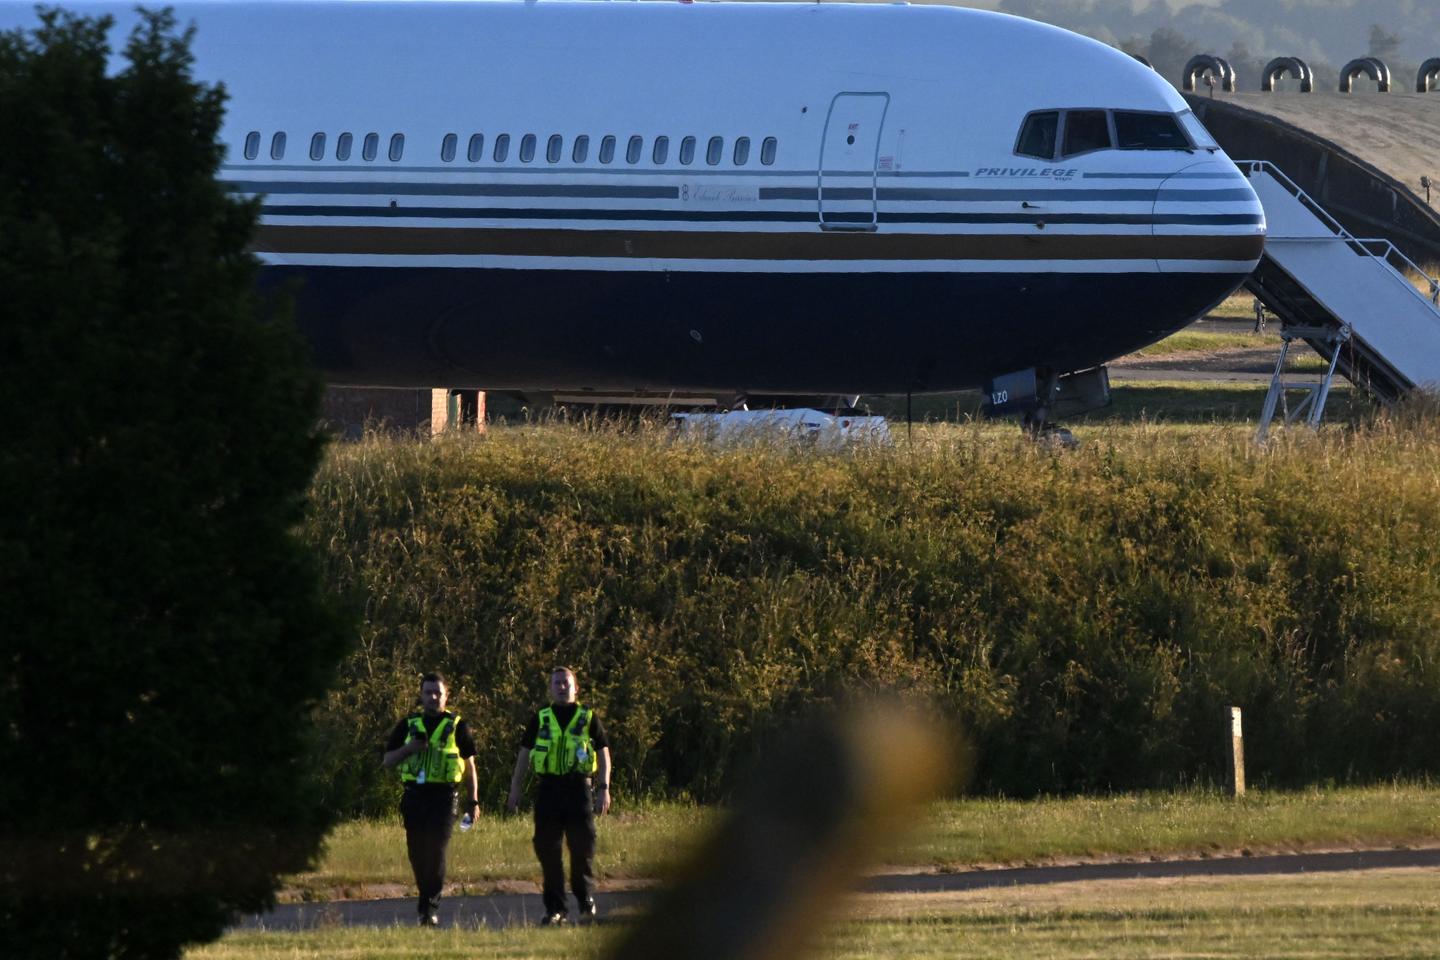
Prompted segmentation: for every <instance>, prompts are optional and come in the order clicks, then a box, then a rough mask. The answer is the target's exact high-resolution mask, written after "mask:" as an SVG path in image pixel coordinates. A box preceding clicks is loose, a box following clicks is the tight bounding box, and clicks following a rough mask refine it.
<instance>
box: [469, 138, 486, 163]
mask: <svg viewBox="0 0 1440 960" xmlns="http://www.w3.org/2000/svg"><path fill="white" fill-rule="evenodd" d="M484 158H485V134H483V133H472V134H470V143H469V144H468V145H467V146H466V147H465V159H466V160H469V161H470V162H471V163H479V162H480V161H481V160H483V159H484Z"/></svg>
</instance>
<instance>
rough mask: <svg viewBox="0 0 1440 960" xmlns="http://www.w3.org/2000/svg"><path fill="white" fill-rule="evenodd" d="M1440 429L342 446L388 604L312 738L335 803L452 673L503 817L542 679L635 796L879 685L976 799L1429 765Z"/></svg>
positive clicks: (720, 787) (984, 432) (357, 579)
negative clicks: (947, 749) (961, 756)
mask: <svg viewBox="0 0 1440 960" xmlns="http://www.w3.org/2000/svg"><path fill="white" fill-rule="evenodd" d="M1437 441H1440V429H1437V428H1435V427H1431V426H1426V425H1423V424H1422V425H1418V426H1417V425H1415V424H1410V425H1395V424H1386V423H1382V424H1379V425H1375V426H1371V427H1365V428H1361V429H1358V430H1355V431H1350V432H1343V433H1342V432H1339V431H1336V432H1334V433H1332V434H1329V435H1327V436H1323V437H1319V438H1316V437H1311V436H1310V435H1308V434H1301V435H1295V436H1292V437H1290V438H1287V439H1282V440H1281V441H1279V442H1278V443H1276V444H1274V445H1272V447H1271V448H1270V449H1268V450H1264V451H1262V450H1259V449H1256V448H1255V447H1254V446H1253V445H1252V444H1251V443H1250V442H1249V440H1248V437H1242V436H1238V435H1236V434H1234V433H1227V432H1225V431H1223V430H1220V429H1218V428H1217V429H1215V430H1213V431H1209V432H1201V433H1198V434H1196V433H1190V434H1182V433H1179V432H1170V431H1166V430H1163V429H1160V428H1156V427H1147V426H1143V425H1142V426H1139V427H1128V428H1108V429H1104V430H1100V431H1095V432H1093V433H1092V435H1091V436H1089V437H1088V438H1087V443H1086V444H1085V445H1084V447H1083V448H1082V449H1080V450H1077V451H1069V452H1065V453H1056V452H1054V451H1049V450H1046V449H1044V448H1039V447H1036V446H1033V445H1031V444H1028V443H1026V442H1025V441H1023V440H1021V439H1019V438H1017V437H1016V436H1014V435H1013V434H1012V433H1011V432H1010V431H1004V432H997V431H993V430H989V429H982V428H979V427H975V428H966V427H959V428H953V427H952V428H940V427H936V428H928V429H922V430H919V431H917V434H916V437H915V440H914V442H913V443H906V442H905V441H904V439H903V438H902V439H900V441H899V442H898V444H897V446H896V447H895V448H893V449H881V450H869V451H860V452H854V453H848V454H834V453H824V452H817V451H813V450H803V449H799V450H797V449H793V448H787V447H784V446H778V445H760V444H757V445H750V446H743V447H739V448H732V449H719V450H717V449H713V448H711V447H707V446H704V445H701V444H698V443H690V442H683V441H676V440H673V439H671V438H669V437H668V435H667V434H666V433H665V432H664V430H663V429H661V428H642V429H640V430H631V431H624V430H618V429H605V428H598V429H596V428H592V429H583V428H575V427H563V426H550V427H540V428H523V429H521V428H510V429H496V430H492V432H491V433H490V435H489V436H487V437H483V438H471V439H454V440H451V439H447V440H443V441H437V442H432V443H428V444H425V443H420V444H415V443H407V442H396V441H386V440H381V439H373V438H372V439H369V440H367V441H365V442H363V443H360V444H355V445H349V446H344V447H338V448H336V449H335V450H334V451H333V452H332V454H331V456H330V458H329V461H328V463H327V465H326V466H325V467H324V468H323V469H322V471H321V474H320V476H319V478H318V480H317V482H316V485H315V488H314V510H313V513H312V517H311V519H310V521H309V525H308V528H307V532H308V535H309V536H310V537H311V538H312V539H313V540H314V541H315V542H316V543H317V544H319V545H321V546H322V548H323V550H324V552H325V553H326V555H327V556H328V576H329V578H330V580H331V582H332V583H333V584H334V586H335V587H336V589H338V590H340V591H343V592H345V593H346V594H348V595H349V596H351V597H352V598H353V600H354V602H355V603H356V604H358V605H362V606H363V611H364V615H363V627H362V635H361V637H360V640H359V644H358V647H357V652H356V653H355V655H354V656H353V658H352V659H351V661H350V663H349V665H348V680H347V682H346V684H345V685H344V687H343V688H342V689H341V690H340V691H339V692H338V693H337V694H335V695H334V696H333V698H332V700H331V702H330V704H329V708H328V710H327V711H326V716H325V718H324V725H323V730H324V733H323V735H324V736H325V737H326V738H327V746H328V755H329V756H330V758H331V761H332V762H333V764H334V770H333V778H332V779H333V781H334V783H335V787H334V789H335V797H334V800H335V802H336V803H338V804H340V805H342V806H344V807H345V808H347V809H353V810H357V811H362V810H363V811H370V812H374V811H378V810H381V809H385V808H387V807H388V806H389V804H390V801H391V799H392V798H393V795H394V789H395V788H394V785H393V784H392V783H391V782H390V780H389V778H386V777H385V776H383V775H382V773H381V771H380V770H379V769H378V764H377V763H376V759H377V754H378V744H379V742H380V740H381V739H382V738H383V736H384V733H385V732H386V730H387V729H388V728H389V726H390V725H391V724H392V723H393V722H394V720H395V718H396V717H397V716H398V715H399V714H400V713H402V712H403V711H404V710H405V709H406V708H407V706H408V705H409V704H410V702H411V700H412V697H413V691H414V687H415V683H416V680H415V678H416V676H417V674H418V673H419V672H420V671H422V670H424V669H428V668H439V669H441V670H443V671H445V672H446V673H447V674H448V675H450V676H451V677H452V678H453V680H454V687H455V689H454V700H455V703H456V705H457V707H458V708H460V709H461V710H462V711H463V713H464V715H465V716H467V717H468V718H469V719H470V721H471V722H472V723H473V724H474V727H475V731H476V734H477V738H478V742H479V747H480V769H481V774H482V794H483V795H484V796H485V798H486V799H487V801H489V802H492V803H497V802H499V799H500V798H501V796H502V795H503V785H504V783H505V782H506V779H507V777H508V771H509V769H510V766H511V764H512V763H513V759H514V751H515V744H516V741H517V739H518V735H519V732H520V729H521V726H522V724H523V722H524V720H525V717H526V714H527V711H529V710H531V709H533V708H534V707H535V706H537V705H538V704H539V703H540V701H541V700H542V698H543V696H544V683H545V676H544V674H545V671H546V668H548V667H549V666H550V665H551V664H554V663H559V662H564V663H572V664H574V665H575V666H576V667H577V668H578V669H579V671H580V680H581V684H582V698H583V699H585V700H586V701H588V702H590V703H593V704H595V705H596V706H597V707H598V708H599V709H600V710H601V711H602V715H603V716H604V717H605V718H606V720H607V725H608V726H609V728H610V730H611V732H612V738H613V742H614V754H615V758H616V778H617V781H618V785H619V786H620V788H621V790H622V791H624V792H626V793H629V794H630V795H634V794H636V793H644V794H649V795H655V796H690V797H694V798H697V799H711V798H715V797H718V796H723V794H724V792H725V790H726V789H727V785H728V784H729V782H730V777H731V776H732V774H733V771H734V770H735V769H736V767H737V765H738V764H740V763H742V762H743V761H744V760H745V758H746V757H747V756H749V755H750V754H751V753H752V752H754V751H755V750H757V749H760V748H762V747H764V746H765V745H767V744H772V743H774V742H775V737H776V733H777V731H778V730H780V729H781V728H782V727H783V725H784V724H785V723H786V722H787V721H788V720H790V719H792V718H794V717H795V716H797V715H799V714H802V713H804V712H805V711H806V710H807V709H811V708H812V707H814V706H815V705H816V704H823V703H829V702H833V701H835V700H836V699H837V698H841V697H844V696H846V695H848V694H849V693H851V692H853V691H856V690H860V691H866V690H875V691H880V690H884V691H895V690H898V691H902V692H905V693H908V694H914V695H919V696H925V697H928V698H930V701H931V702H932V703H933V704H934V707H933V709H934V712H935V727H934V729H935V735H936V736H937V737H945V738H951V739H954V740H956V741H957V748H958V744H959V743H960V742H961V741H968V742H970V743H972V744H973V745H974V747H975V750H976V757H977V758H978V762H977V766H976V770H975V774H974V777H973V779H972V780H971V784H970V786H971V789H974V790H983V791H996V792H1003V793H1007V794H1013V795H1030V794H1035V793H1039V792H1067V791H1083V790H1096V789H1101V790H1103V789H1129V788H1144V787H1156V786H1168V785H1177V784H1183V783H1187V782H1202V783H1206V782H1222V781H1223V779H1224V776H1225V773H1224V771H1225V764H1226V763H1227V753H1226V751H1227V750H1228V744H1229V740H1228V730H1229V709H1228V708H1229V706H1230V705H1232V704H1238V705H1240V706H1242V707H1244V708H1245V711H1246V727H1247V752H1248V761H1249V770H1250V776H1251V779H1252V781H1255V780H1259V781H1261V782H1269V783H1271V784H1275V785H1284V784H1297V783H1302V782H1314V781H1316V780H1323V779H1330V778H1334V779H1342V780H1350V779H1368V778H1375V777H1385V776H1391V775H1399V774H1406V775H1408V774H1427V773H1440V738H1437V737H1436V736H1435V735H1434V731H1435V730H1436V729H1437V728H1440V577H1437V575H1436V574H1437V539H1436V531H1437V530H1440V469H1437V468H1440V442H1437Z"/></svg>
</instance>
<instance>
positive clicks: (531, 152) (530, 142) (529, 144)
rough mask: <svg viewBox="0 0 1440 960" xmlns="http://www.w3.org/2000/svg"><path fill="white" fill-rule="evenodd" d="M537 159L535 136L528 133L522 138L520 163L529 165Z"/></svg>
mask: <svg viewBox="0 0 1440 960" xmlns="http://www.w3.org/2000/svg"><path fill="white" fill-rule="evenodd" d="M534 159H535V134H533V133H527V134H525V136H523V137H521V138H520V162H521V163H529V162H530V161H531V160H534Z"/></svg>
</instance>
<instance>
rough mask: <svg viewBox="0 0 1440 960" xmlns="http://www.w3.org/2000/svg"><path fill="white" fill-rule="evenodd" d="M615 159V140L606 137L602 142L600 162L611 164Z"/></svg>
mask: <svg viewBox="0 0 1440 960" xmlns="http://www.w3.org/2000/svg"><path fill="white" fill-rule="evenodd" d="M614 159H615V138H614V137H612V136H608V135H607V136H606V137H605V139H603V140H601V141H600V162H601V163H609V162H610V161H611V160H614Z"/></svg>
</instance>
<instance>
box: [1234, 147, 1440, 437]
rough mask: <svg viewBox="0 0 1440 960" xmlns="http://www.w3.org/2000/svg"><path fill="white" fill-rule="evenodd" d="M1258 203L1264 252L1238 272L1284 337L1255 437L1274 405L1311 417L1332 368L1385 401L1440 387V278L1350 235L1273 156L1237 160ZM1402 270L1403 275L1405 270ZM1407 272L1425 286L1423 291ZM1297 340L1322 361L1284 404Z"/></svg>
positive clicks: (1287, 415)
mask: <svg viewBox="0 0 1440 960" xmlns="http://www.w3.org/2000/svg"><path fill="white" fill-rule="evenodd" d="M1239 166H1240V169H1241V170H1242V171H1244V173H1245V175H1246V176H1247V177H1248V178H1249V179H1250V184H1251V186H1252V187H1254V189H1255V192H1256V194H1258V195H1259V197H1260V203H1261V205H1262V206H1263V207H1264V208H1265V220H1266V225H1267V231H1268V232H1267V236H1266V238H1265V253H1264V255H1263V256H1262V257H1261V259H1260V264H1259V266H1257V267H1256V268H1255V272H1254V273H1252V274H1251V275H1250V278H1249V279H1248V280H1246V281H1245V287H1246V289H1247V290H1249V291H1250V292H1251V293H1253V294H1254V295H1255V296H1256V297H1257V298H1258V299H1259V300H1260V302H1261V303H1263V304H1264V305H1265V307H1266V308H1267V309H1269V310H1270V312H1271V313H1273V314H1275V315H1276V316H1277V317H1279V318H1280V321H1281V337H1282V339H1283V346H1282V347H1281V351H1280V359H1279V361H1278V362H1277V363H1276V365H1275V374H1274V376H1273V377H1272V378H1271V382H1270V391H1269V393H1268V394H1267V395H1266V398H1265V408H1264V412H1263V413H1262V415H1261V422H1260V430H1259V434H1258V439H1259V440H1261V441H1262V442H1263V441H1264V439H1265V437H1266V435H1267V432H1268V431H1269V428H1270V425H1271V423H1272V421H1273V420H1274V418H1275V415H1276V411H1277V408H1279V409H1280V411H1281V413H1282V416H1283V419H1284V422H1285V423H1293V422H1295V421H1297V420H1298V419H1299V418H1300V417H1302V416H1303V417H1305V419H1306V422H1308V423H1309V424H1310V425H1311V426H1318V425H1319V423H1320V418H1321V417H1322V416H1323V415H1324V411H1325V400H1326V398H1327V397H1328V395H1329V392H1330V386H1331V383H1332V382H1333V380H1334V377H1335V374H1336V373H1339V374H1341V375H1342V376H1344V377H1345V378H1346V379H1348V380H1349V381H1350V382H1351V383H1353V384H1355V385H1356V386H1357V387H1358V388H1360V389H1362V390H1365V391H1366V392H1368V393H1369V394H1370V395H1371V396H1373V397H1375V398H1376V399H1377V400H1379V401H1380V402H1382V403H1386V404H1389V403H1393V402H1394V401H1395V400H1397V399H1399V398H1400V397H1401V396H1402V395H1404V394H1405V393H1408V392H1409V391H1411V390H1414V389H1416V388H1421V389H1429V390H1435V389H1440V281H1437V280H1436V279H1435V278H1433V277H1430V276H1428V275H1427V274H1426V273H1425V272H1424V271H1423V270H1421V269H1420V268H1419V267H1418V266H1416V265H1415V263H1413V262H1412V261H1411V260H1410V259H1409V258H1408V257H1406V256H1405V255H1404V254H1403V253H1401V252H1400V251H1399V250H1398V249H1396V247H1395V245H1394V244H1393V243H1391V242H1390V241H1389V240H1367V239H1360V238H1358V237H1355V236H1353V235H1352V234H1351V233H1350V232H1349V231H1348V230H1346V229H1345V228H1344V227H1342V226H1341V225H1340V224H1339V222H1337V221H1336V220H1335V218H1334V217H1332V216H1330V214H1328V213H1326V212H1325V210H1324V208H1323V207H1321V206H1320V204H1319V203H1317V202H1316V201H1315V200H1314V199H1313V198H1312V197H1310V196H1309V195H1308V194H1307V193H1305V191H1304V190H1301V189H1300V188H1299V187H1298V186H1296V185H1295V183H1294V182H1293V181H1292V180H1291V179H1290V178H1289V177H1287V176H1285V174H1284V173H1283V172H1281V170H1280V169H1279V168H1278V167H1276V166H1275V165H1274V164H1272V163H1270V162H1268V161H1264V160H1247V161H1242V162H1241V163H1240V164H1239ZM1407 274H1408V276H1407ZM1411 277H1414V278H1416V279H1418V280H1419V282H1421V283H1424V284H1426V285H1427V287H1428V289H1427V290H1426V291H1425V292H1422V290H1421V289H1419V288H1417V287H1416V286H1415V284H1414V283H1412V282H1411V279H1410V278H1411ZM1297 340H1303V341H1304V342H1305V343H1308V344H1309V345H1310V346H1311V347H1313V348H1314V349H1315V351H1316V352H1317V353H1319V354H1320V355H1321V356H1322V357H1324V358H1325V359H1326V360H1328V361H1329V369H1328V371H1327V372H1326V374H1325V375H1324V377H1323V379H1322V380H1320V381H1319V382H1318V383H1309V384H1304V385H1303V389H1304V390H1305V391H1306V392H1307V394H1308V395H1307V396H1306V397H1305V399H1304V400H1303V401H1301V402H1300V403H1299V404H1298V405H1297V406H1296V407H1295V408H1294V409H1290V408H1289V406H1288V401H1287V393H1288V392H1290V391H1293V390H1294V389H1297V387H1298V386H1300V385H1297V384H1295V383H1293V382H1291V381H1287V380H1286V374H1285V362H1286V358H1287V356H1288V354H1289V350H1290V346H1291V344H1292V343H1293V342H1294V341H1297Z"/></svg>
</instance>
